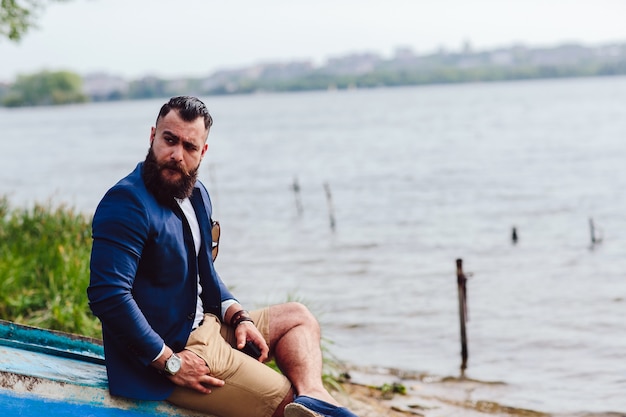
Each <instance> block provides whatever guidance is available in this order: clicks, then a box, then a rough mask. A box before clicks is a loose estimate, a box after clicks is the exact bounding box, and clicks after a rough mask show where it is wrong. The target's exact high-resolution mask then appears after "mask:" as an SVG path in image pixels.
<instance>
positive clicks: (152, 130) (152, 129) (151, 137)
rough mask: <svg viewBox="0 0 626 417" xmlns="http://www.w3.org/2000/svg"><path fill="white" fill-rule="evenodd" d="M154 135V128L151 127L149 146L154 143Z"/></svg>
mask: <svg viewBox="0 0 626 417" xmlns="http://www.w3.org/2000/svg"><path fill="white" fill-rule="evenodd" d="M155 135H156V127H152V128H151V129H150V145H152V142H154V137H155Z"/></svg>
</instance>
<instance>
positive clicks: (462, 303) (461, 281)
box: [456, 259, 467, 375]
mask: <svg viewBox="0 0 626 417" xmlns="http://www.w3.org/2000/svg"><path fill="white" fill-rule="evenodd" d="M456 282H457V286H458V290H459V320H460V323H461V375H464V373H465V369H466V368H467V333H466V332H465V323H467V293H466V286H465V283H466V282H467V278H466V277H465V274H464V273H463V260H462V259H457V260H456Z"/></svg>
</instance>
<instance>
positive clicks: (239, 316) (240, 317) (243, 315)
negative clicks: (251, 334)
mask: <svg viewBox="0 0 626 417" xmlns="http://www.w3.org/2000/svg"><path fill="white" fill-rule="evenodd" d="M246 321H249V322H250V323H252V324H254V321H253V320H252V318H251V317H250V313H248V311H246V310H239V311H238V312H236V313H235V314H233V315H232V317H231V318H230V326H231V327H232V328H233V329H234V328H236V327H237V326H239V325H240V324H241V323H243V322H246Z"/></svg>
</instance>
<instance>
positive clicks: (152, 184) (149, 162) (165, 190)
mask: <svg viewBox="0 0 626 417" xmlns="http://www.w3.org/2000/svg"><path fill="white" fill-rule="evenodd" d="M198 167H199V166H197V167H195V168H194V169H192V170H190V171H189V172H187V171H185V169H184V168H183V167H182V166H181V165H180V164H178V163H176V162H175V161H166V162H162V163H159V162H158V161H157V159H156V156H155V155H154V151H153V150H152V146H150V149H149V150H148V155H146V160H145V161H144V164H143V173H142V175H143V181H144V183H145V184H146V188H147V189H148V191H150V192H151V193H152V194H153V195H154V196H155V198H156V199H157V201H158V202H160V203H161V204H164V205H168V206H169V205H170V204H172V203H173V200H174V198H178V199H184V198H187V197H190V196H191V192H192V191H193V187H194V185H195V184H196V180H197V178H198ZM166 169H168V170H172V171H176V172H178V173H180V176H181V177H180V179H178V180H166V179H164V177H163V171H164V170H166Z"/></svg>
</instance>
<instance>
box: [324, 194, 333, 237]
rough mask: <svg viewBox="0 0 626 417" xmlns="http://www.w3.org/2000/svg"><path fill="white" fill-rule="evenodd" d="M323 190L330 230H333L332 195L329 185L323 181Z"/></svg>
mask: <svg viewBox="0 0 626 417" xmlns="http://www.w3.org/2000/svg"><path fill="white" fill-rule="evenodd" d="M324 191H325V192H326V202H327V203H328V217H329V220H330V230H332V231H333V232H334V231H335V209H334V207H333V196H332V194H331V193H330V185H328V183H327V182H325V183H324Z"/></svg>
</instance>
